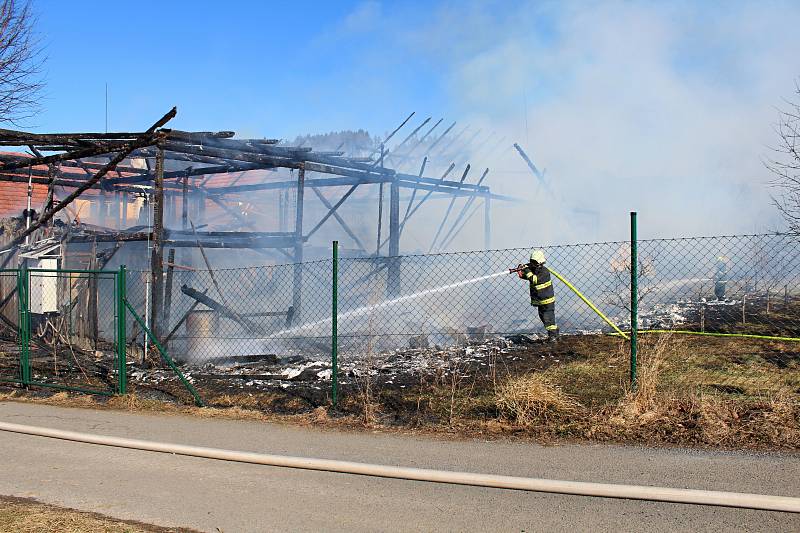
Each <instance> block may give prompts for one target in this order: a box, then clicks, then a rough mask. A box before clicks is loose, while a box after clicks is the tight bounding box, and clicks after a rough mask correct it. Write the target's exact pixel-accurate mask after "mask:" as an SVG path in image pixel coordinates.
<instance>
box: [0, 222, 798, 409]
mask: <svg viewBox="0 0 800 533" xmlns="http://www.w3.org/2000/svg"><path fill="white" fill-rule="evenodd" d="M530 251H531V249H530V248H516V249H506V250H488V251H474V252H460V253H448V254H433V255H408V256H401V257H369V258H350V257H348V258H341V259H339V260H338V261H337V266H338V284H337V288H338V292H337V307H338V313H337V320H336V323H337V341H338V342H337V345H338V355H339V358H338V367H337V368H332V366H333V365H332V361H331V358H332V350H331V348H332V326H333V319H332V297H333V285H332V280H333V266H334V263H333V260H327V261H314V262H307V263H301V264H286V265H276V266H264V267H253V268H239V269H217V270H211V271H210V270H198V269H194V268H191V267H188V266H185V263H191V261H183V263H184V265H183V266H178V265H175V264H171V265H168V268H167V270H166V272H165V276H164V283H163V290H164V292H163V296H162V298H160V306H159V308H158V309H155V312H154V309H153V306H154V302H153V301H152V299H153V298H152V286H151V282H152V277H151V274H150V273H149V272H146V271H131V272H128V273H127V278H126V280H127V281H126V285H127V291H126V298H127V301H128V302H129V304H130V306H131V309H133V310H134V311H135V313H136V314H137V315H139V317H140V319H141V322H140V321H139V320H136V319H134V318H133V316H132V314H131V313H126V312H125V310H124V309H121V308H120V307H123V306H122V305H121V304H120V300H119V298H118V295H119V290H120V287H119V281H118V278H117V277H116V272H100V271H66V270H61V271H39V272H37V271H35V270H31V271H28V273H27V274H26V275H27V278H25V279H27V284H26V285H25V287H26V289H25V290H26V292H27V294H23V299H22V300H21V299H20V295H19V289H20V284H19V280H20V274H19V272H18V271H16V270H9V271H2V272H0V379H4V380H7V381H14V382H19V381H21V380H23V378H26V379H27V381H28V382H31V383H34V382H35V383H41V384H44V385H45V386H52V387H64V388H72V389H79V390H80V389H85V390H90V391H100V392H103V393H110V392H112V391H114V390H116V389H117V388H118V385H117V384H118V379H119V366H120V365H119V363H118V362H115V361H117V360H116V359H115V357H118V356H119V352H120V349H121V347H120V342H123V346H122V348H124V352H125V354H126V363H127V367H128V373H129V374H130V375H131V378H132V382H133V383H138V384H140V385H143V386H147V387H151V388H153V387H155V388H160V389H163V390H165V391H167V392H168V393H170V394H174V393H175V389H177V388H181V387H180V384H179V383H178V382H177V377H176V376H177V374H176V373H175V372H174V370H175V369H174V368H171V366H170V364H168V362H167V358H165V357H164V356H163V355H162V354H160V353H159V352H160V350H158V349H156V348H155V347H154V344H155V343H154V342H153V340H154V339H153V338H152V337H150V335H147V334H145V331H144V330H145V327H143V326H144V325H146V326H147V328H149V329H152V330H153V332H154V334H155V338H156V339H157V340H158V341H160V346H162V347H163V348H164V351H165V352H166V353H167V354H168V355H169V356H171V358H172V359H174V360H175V361H176V362H177V363H178V365H179V366H180V367H181V368H182V369H183V371H184V372H185V374H186V378H187V380H188V382H190V383H194V384H195V385H196V387H197V389H198V390H199V391H200V393H201V394H207V395H209V396H217V397H219V396H221V395H224V394H251V393H253V394H255V393H263V392H267V391H272V392H274V391H280V390H288V391H290V392H291V391H292V390H294V388H297V387H301V388H303V387H304V390H305V391H306V392H307V393H308V394H311V395H312V396H313V398H312V400H310V401H312V403H317V404H321V403H325V402H326V401H330V400H331V386H332V376H333V373H334V372H337V376H339V380H340V382H341V384H342V386H343V387H344V388H345V389H348V387H349V389H348V390H349V391H350V392H354V393H356V394H360V393H363V390H364V387H365V386H367V385H369V382H370V380H374V381H376V382H377V381H380V382H381V383H382V384H383V385H384V386H388V387H403V388H412V387H414V386H417V385H418V384H419V383H422V382H426V380H428V381H430V379H429V378H430V376H434V377H435V379H438V380H439V381H440V382H441V380H442V379H443V378H442V376H453V375H456V374H458V375H468V376H471V379H473V380H474V379H477V377H476V376H479V375H480V376H482V377H481V379H484V380H490V379H491V380H493V382H496V380H497V374H496V368H497V365H501V366H502V367H503V368H505V369H506V371H507V373H509V375H511V374H514V373H531V372H540V373H543V374H544V375H546V376H548V379H550V380H551V381H552V382H554V383H556V384H557V385H558V386H559V387H562V388H563V390H564V391H566V392H567V393H569V394H571V395H573V396H576V397H579V398H580V399H581V401H582V402H585V403H596V402H599V403H602V402H605V401H615V400H616V399H618V398H620V397H621V396H622V395H624V394H625V393H626V391H627V390H629V388H630V385H629V382H628V381H629V375H630V371H629V358H630V351H629V347H628V343H627V341H626V340H624V339H623V338H622V337H621V336H620V334H619V333H617V332H616V331H615V327H616V328H619V330H621V331H622V332H624V335H627V332H628V331H629V330H630V327H631V323H630V316H631V314H630V306H631V259H630V258H631V243H630V242H628V241H619V242H607V243H595V244H586V245H569V246H549V247H544V252H545V255H546V257H547V266H548V267H549V268H551V269H552V271H553V272H555V273H558V275H559V276H560V277H561V278H563V279H564V280H566V281H568V282H569V283H570V284H571V285H572V286H573V287H574V288H575V290H573V289H572V288H570V287H568V286H567V285H566V284H565V283H563V282H562V281H560V279H554V280H553V284H554V286H555V293H556V302H555V311H556V319H557V323H558V326H559V328H560V331H561V334H562V337H561V340H560V341H559V342H558V343H557V344H549V343H546V342H544V341H545V337H546V336H545V331H544V328H543V325H542V324H541V322H540V320H539V318H538V315H537V312H536V308H535V307H532V306H531V305H530V296H529V286H528V282H527V281H525V280H521V279H519V278H518V277H517V276H516V275H515V274H510V273H509V269H510V268H513V267H516V266H517V265H518V264H520V263H525V262H527V260H528V258H529V254H530ZM799 255H800V254H799V253H798V236H797V235H792V234H765V235H748V236H731V237H708V238H686V239H657V240H641V241H638V275H639V277H638V280H639V301H638V312H639V329H640V331H641V342H642V351H641V354H640V359H639V363H640V367H641V368H640V372H639V375H640V377H641V379H642V380H646V379H649V376H651V375H652V373H653V372H656V371H657V373H658V376H659V387H661V388H662V389H664V388H666V389H672V390H676V391H679V390H680V391H697V390H700V391H713V392H718V393H723V394H731V395H739V396H743V397H753V396H758V395H763V394H775V393H778V392H781V393H783V392H788V393H789V394H793V395H798V394H800V366H799V365H800V343H799V342H798V341H799V340H800V257H799ZM587 302H589V303H591V304H592V305H593V306H595V307H596V309H597V310H598V311H600V312H601V313H602V314H604V315H605V317H602V316H601V315H600V314H599V313H598V312H596V311H595V310H593V309H592V307H591V306H590V305H588V304H587ZM121 313H122V314H123V315H124V316H126V319H125V324H124V329H121V328H120V323H119V320H118V318H119V317H120V314H121ZM153 319H155V322H154V323H153ZM609 323H610V324H613V327H612V325H610V324H609ZM121 331H122V334H124V339H121V338H120V335H121V333H120V332H121ZM24 346H28V348H27V353H24V352H25V350H24V349H23V347H24ZM23 357H27V361H28V364H27V366H26V365H24V364H21V362H20V361H21V359H22V358H23ZM25 368H28V369H29V370H28V371H29V372H30V375H29V376H23V375H22V372H23V370H24V369H25ZM431 379H432V378H431ZM451 379H452V378H451ZM169 383H173V384H176V383H177V385H176V386H175V387H172V388H170V387H168V386H167V385H168V384H169ZM184 385H185V383H184ZM308 391H311V392H308ZM304 394H305V393H304Z"/></svg>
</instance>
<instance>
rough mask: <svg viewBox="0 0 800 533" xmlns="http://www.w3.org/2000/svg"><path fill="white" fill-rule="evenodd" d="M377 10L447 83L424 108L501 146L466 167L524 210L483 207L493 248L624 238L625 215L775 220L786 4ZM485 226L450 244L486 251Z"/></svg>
mask: <svg viewBox="0 0 800 533" xmlns="http://www.w3.org/2000/svg"><path fill="white" fill-rule="evenodd" d="M384 11H386V10H384ZM389 15H391V14H390V13H385V12H384V13H383V17H384V18H383V20H382V21H381V22H380V23H379V22H377V21H375V20H373V21H372V24H373V25H374V26H375V27H377V28H380V30H381V31H384V32H386V34H387V35H394V36H395V39H396V40H397V42H399V43H401V44H402V45H403V46H406V47H407V50H408V51H409V53H410V54H414V55H415V56H420V55H424V56H425V57H427V60H428V61H429V62H431V63H435V64H437V65H438V67H439V68H440V69H441V70H442V71H444V72H445V73H446V79H447V85H446V86H447V92H448V96H449V97H450V102H451V108H450V109H446V110H439V109H431V110H429V111H430V113H429V114H440V113H441V114H445V113H448V112H449V113H452V114H453V115H454V117H453V118H459V119H460V120H462V123H469V124H470V125H471V126H472V127H473V128H475V129H478V128H481V129H482V130H483V132H485V133H486V134H488V133H489V132H492V131H494V132H496V133H495V136H494V138H495V139H499V138H501V137H506V139H507V142H506V143H505V144H506V147H505V150H501V151H498V152H497V153H496V154H495V155H494V156H492V157H490V158H489V160H487V159H485V158H484V159H482V156H481V155H480V154H478V153H476V154H475V160H474V161H473V163H475V164H476V165H479V166H480V167H481V169H482V168H483V167H484V166H489V167H491V168H492V174H491V177H490V178H489V179H488V181H487V184H489V185H491V186H492V188H493V189H494V190H496V191H497V192H502V193H506V194H513V195H516V196H520V197H521V198H522V199H524V200H525V202H524V203H523V204H520V205H517V206H512V207H510V208H509V207H502V208H501V207H500V205H498V204H495V211H494V214H495V224H494V236H495V237H494V242H493V245H494V246H517V245H527V244H531V243H532V242H541V243H560V242H576V241H578V242H586V241H593V240H606V239H609V240H613V239H624V238H625V236H626V234H627V229H626V225H627V213H628V211H630V210H638V211H639V212H640V213H641V221H642V227H643V230H642V231H643V236H645V237H653V236H677V235H708V234H729V233H741V232H753V231H764V230H772V229H778V228H779V227H780V226H781V222H780V219H779V218H778V216H777V214H776V211H775V209H774V208H773V206H772V205H771V201H770V196H769V192H770V191H769V187H768V182H769V180H770V175H769V173H768V171H766V169H765V168H764V166H763V163H762V160H763V159H764V157H765V156H767V155H768V154H769V146H770V145H772V144H774V140H775V134H774V131H773V129H772V125H773V124H774V122H775V120H776V116H777V111H776V107H779V106H780V104H781V101H782V98H783V97H786V96H789V95H790V94H791V93H792V90H793V88H794V81H795V79H796V77H797V75H798V74H799V73H800V72H798V70H797V64H796V51H797V50H798V49H800V32H797V31H796V29H797V28H798V27H799V26H800V7H798V5H797V4H791V3H769V4H761V3H758V4H756V3H752V4H742V3H726V4H724V5H719V4H695V3H689V2H687V3H678V4H674V3H671V4H662V3H648V4H644V3H639V4H637V3H612V4H609V3H597V4H587V3H576V4H563V3H560V2H559V3H541V2H526V3H522V4H516V3H511V4H509V3H502V4H500V3H498V4H487V3H484V2H474V3H464V2H456V3H451V4H446V5H444V7H440V8H438V9H437V10H435V11H434V16H432V17H431V18H430V19H429V20H428V22H427V23H425V24H423V26H422V27H419V26H418V25H417V26H415V25H412V24H407V22H408V21H407V20H405V18H404V17H403V16H400V17H390V16H389ZM410 28H414V29H410ZM422 112H423V113H424V111H422ZM481 137H483V135H482V136H481ZM515 141H516V142H519V143H520V144H521V145H522V146H523V148H525V149H526V150H527V151H528V153H529V154H530V155H531V157H532V158H533V160H534V162H535V163H536V164H537V166H538V167H539V168H540V169H541V168H546V179H547V181H548V182H549V184H550V186H551V188H552V191H553V194H552V195H549V194H547V193H546V191H545V190H543V189H542V188H541V187H540V186H539V185H538V184H537V181H536V178H534V176H533V175H532V174H531V173H530V171H529V170H528V169H527V167H526V166H525V164H524V162H523V161H522V160H521V159H520V158H519V156H518V155H517V153H516V152H515V151H514V150H513V149H512V148H511V143H512V142H515ZM484 156H485V154H484ZM455 172H457V171H455ZM477 175H479V174H476V173H475V172H474V171H473V174H472V179H473V180H474V179H477ZM434 218H435V217H434ZM481 222H482V220H481V217H478V216H476V217H475V219H474V220H473V221H472V223H471V226H470V231H465V232H464V233H463V234H462V236H461V237H460V238H459V239H458V240H457V241H456V242H454V244H453V248H457V249H465V248H469V249H474V248H480V247H482V238H481V236H482V232H481V230H480V229H479V227H480V226H479V224H480V223H481ZM409 230H410V233H409V238H413V237H412V236H411V235H414V236H419V235H420V234H421V233H422V234H425V232H427V231H430V230H429V221H427V220H422V221H418V222H417V223H415V224H414V225H412V226H410V228H409ZM404 238H406V237H405V236H404Z"/></svg>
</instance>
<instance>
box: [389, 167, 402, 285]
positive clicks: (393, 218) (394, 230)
mask: <svg viewBox="0 0 800 533" xmlns="http://www.w3.org/2000/svg"><path fill="white" fill-rule="evenodd" d="M389 255H390V256H391V257H392V259H390V260H389V261H390V262H389V268H388V272H387V275H388V276H389V279H388V280H387V282H386V288H387V293H388V294H387V296H389V297H390V298H393V297H395V296H398V295H399V294H400V290H401V283H400V275H401V272H400V261H401V260H400V184H399V183H398V180H397V178H395V179H394V180H392V183H391V186H390V189H389Z"/></svg>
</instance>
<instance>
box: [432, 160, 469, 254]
mask: <svg viewBox="0 0 800 533" xmlns="http://www.w3.org/2000/svg"><path fill="white" fill-rule="evenodd" d="M469 169H470V166H469V165H467V166H466V167H464V173H463V174H462V175H461V181H460V182H459V183H464V180H465V179H467V174H469ZM455 203H456V197H455V196H453V197H452V198H451V199H450V205H448V206H447V210H446V211H445V212H444V218H443V219H442V222H441V224H439V227H438V228H437V229H436V234H435V235H434V236H433V240H432V241H431V246H430V248H428V253H431V252H432V251H433V247H434V246H436V241H437V240H438V239H439V235H441V233H442V230H443V229H444V225H445V224H446V223H447V218H448V217H449V216H450V212H451V211H452V210H453V206H454V205H455Z"/></svg>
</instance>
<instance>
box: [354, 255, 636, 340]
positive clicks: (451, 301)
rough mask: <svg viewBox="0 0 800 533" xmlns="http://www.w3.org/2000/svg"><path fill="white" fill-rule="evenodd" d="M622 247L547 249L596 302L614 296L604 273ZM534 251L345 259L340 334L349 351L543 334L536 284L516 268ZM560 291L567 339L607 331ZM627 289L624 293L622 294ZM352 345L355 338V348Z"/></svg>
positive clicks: (560, 311)
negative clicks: (513, 270) (531, 288)
mask: <svg viewBox="0 0 800 533" xmlns="http://www.w3.org/2000/svg"><path fill="white" fill-rule="evenodd" d="M620 246H622V244H621V243H605V244H599V245H593V246H584V247H578V246H564V247H549V248H546V249H545V253H546V255H547V258H548V261H547V265H548V266H550V267H552V268H553V270H555V271H558V272H560V273H562V274H563V275H564V276H566V277H567V278H569V279H570V280H571V281H572V282H573V283H574V284H576V285H578V286H580V287H581V290H582V291H584V292H585V294H586V295H587V296H588V297H589V298H592V299H595V300H598V301H601V300H602V299H603V298H605V297H606V296H607V295H609V294H611V293H612V292H613V291H614V290H615V286H614V280H613V279H610V278H609V277H608V276H605V275H603V272H602V270H599V269H598V267H601V266H602V265H611V263H612V261H613V257H614V255H615V253H616V252H617V249H618V248H619V247H620ZM529 254H530V249H528V248H519V249H509V250H493V251H481V252H465V253H452V254H439V255H417V256H405V257H392V258H378V259H342V260H341V261H340V267H339V268H340V281H339V291H340V292H339V294H340V297H339V332H340V333H339V335H340V339H343V340H340V344H341V346H342V350H343V351H344V352H345V353H348V352H352V353H353V354H356V353H358V352H359V351H362V350H363V349H364V348H365V346H366V345H367V344H369V345H370V347H371V349H378V350H383V349H391V348H397V347H405V346H409V345H411V346H412V347H413V346H416V345H425V346H427V345H437V344H438V345H447V344H452V343H458V342H463V341H465V340H469V339H480V338H484V337H487V336H496V335H508V334H518V333H525V334H536V333H542V332H544V329H543V327H542V323H541V321H540V320H539V318H538V315H537V312H536V308H535V307H532V306H531V297H530V294H529V283H528V282H527V280H521V279H519V278H518V276H517V275H516V274H510V273H509V268H510V267H516V266H517V265H518V264H519V263H527V262H528V259H529V257H528V256H529ZM553 283H554V285H555V286H556V304H555V307H556V317H557V322H558V325H559V327H560V329H561V331H562V332H567V333H590V332H600V331H601V329H602V328H603V325H604V323H603V321H602V319H601V318H600V317H598V316H597V315H596V314H595V313H594V312H593V311H591V310H590V309H589V308H588V307H587V306H586V305H585V304H584V303H583V302H582V300H581V299H580V298H579V297H578V296H577V295H575V294H574V293H573V292H572V291H570V290H569V289H567V288H566V287H565V286H563V285H557V284H558V282H557V281H554V282H553ZM619 289H620V290H625V289H624V287H620V288H619ZM347 339H350V340H349V341H348V340H347Z"/></svg>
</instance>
